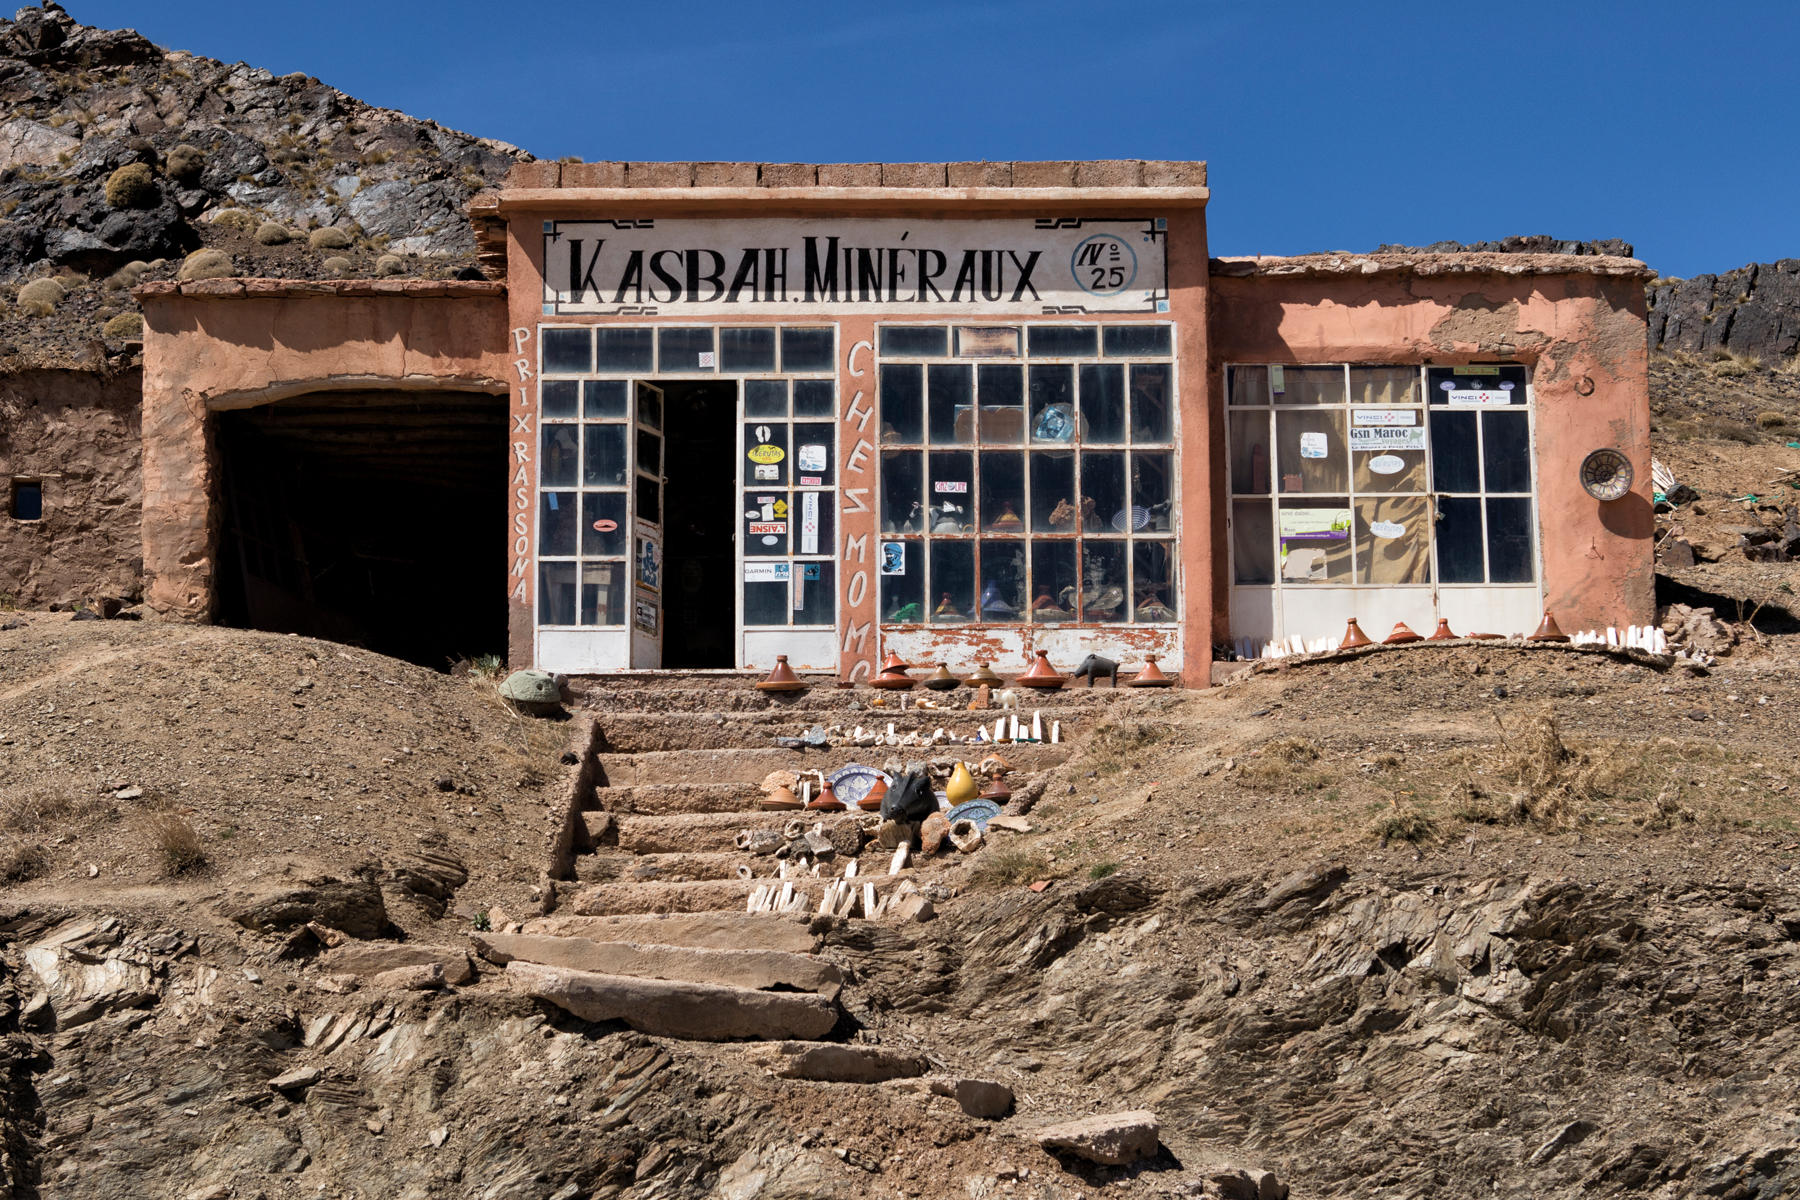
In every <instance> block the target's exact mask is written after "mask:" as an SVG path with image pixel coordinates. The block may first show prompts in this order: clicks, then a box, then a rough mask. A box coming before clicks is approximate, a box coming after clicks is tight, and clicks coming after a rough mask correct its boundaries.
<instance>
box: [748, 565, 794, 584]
mask: <svg viewBox="0 0 1800 1200" xmlns="http://www.w3.org/2000/svg"><path fill="white" fill-rule="evenodd" d="M792 572H793V568H792V567H791V566H789V564H787V563H784V562H747V563H745V564H744V582H745V583H785V582H786V581H787V579H788V577H789V576H790V575H791V574H792Z"/></svg>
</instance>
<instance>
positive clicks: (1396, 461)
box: [1369, 454, 1406, 475]
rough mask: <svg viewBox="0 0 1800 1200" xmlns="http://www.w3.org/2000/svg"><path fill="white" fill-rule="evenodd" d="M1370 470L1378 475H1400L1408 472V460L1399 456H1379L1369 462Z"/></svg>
mask: <svg viewBox="0 0 1800 1200" xmlns="http://www.w3.org/2000/svg"><path fill="white" fill-rule="evenodd" d="M1369 470H1371V471H1373V472H1375V473H1376V474H1377V475H1398V474H1399V473H1400V472H1402V471H1404V470H1406V460H1405V459H1404V458H1401V457H1400V456H1399V455H1397V454H1377V455H1376V456H1375V457H1374V458H1371V459H1370V460H1369Z"/></svg>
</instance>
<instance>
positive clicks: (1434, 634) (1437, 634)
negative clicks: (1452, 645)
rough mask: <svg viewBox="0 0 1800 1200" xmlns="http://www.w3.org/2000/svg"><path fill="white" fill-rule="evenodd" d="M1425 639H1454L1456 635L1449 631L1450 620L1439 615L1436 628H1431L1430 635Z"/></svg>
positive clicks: (1444, 640) (1429, 640) (1447, 640)
mask: <svg viewBox="0 0 1800 1200" xmlns="http://www.w3.org/2000/svg"><path fill="white" fill-rule="evenodd" d="M1425 640H1426V641H1428V642H1450V641H1455V640H1456V635H1455V634H1454V633H1452V632H1450V622H1449V621H1446V620H1445V619H1444V618H1443V617H1439V618H1438V623H1437V628H1436V629H1434V630H1432V631H1431V636H1430V637H1428V638H1426V639H1425Z"/></svg>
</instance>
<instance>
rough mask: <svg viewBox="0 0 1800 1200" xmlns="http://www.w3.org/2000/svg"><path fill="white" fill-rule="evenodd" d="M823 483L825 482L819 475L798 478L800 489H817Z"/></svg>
mask: <svg viewBox="0 0 1800 1200" xmlns="http://www.w3.org/2000/svg"><path fill="white" fill-rule="evenodd" d="M824 482H825V480H824V478H823V477H822V476H819V475H802V476H801V477H800V486H801V487H818V486H819V485H820V484H822V483H824Z"/></svg>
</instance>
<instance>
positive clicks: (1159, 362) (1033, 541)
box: [875, 320, 1181, 628]
mask: <svg viewBox="0 0 1800 1200" xmlns="http://www.w3.org/2000/svg"><path fill="white" fill-rule="evenodd" d="M1125 324H1130V325H1146V326H1155V327H1161V328H1166V329H1167V330H1168V331H1169V332H1168V340H1169V352H1168V353H1167V354H1166V355H1148V356H1127V355H1109V354H1107V353H1106V345H1105V342H1106V339H1105V336H1104V335H1105V331H1106V330H1107V329H1108V328H1112V327H1115V326H1119V325H1125ZM1071 327H1080V328H1092V329H1095V331H1096V332H1095V338H1094V348H1093V352H1092V353H1086V354H1079V355H1045V354H1038V355H1033V354H1031V353H1030V352H1029V347H1030V342H1031V334H1032V331H1033V330H1034V329H1045V328H1071ZM928 328H942V329H944V330H945V331H946V339H945V344H946V346H947V353H942V354H929V355H908V354H884V353H883V352H882V350H881V345H882V342H883V336H882V334H883V331H884V330H887V329H921V330H923V329H928ZM994 329H1009V330H1010V329H1018V330H1019V332H1020V335H1021V336H1020V339H1019V341H1020V346H1019V350H1018V351H1017V352H1016V353H1014V354H1010V355H1008V354H995V353H992V352H991V349H987V348H986V347H984V351H985V352H981V353H968V352H964V353H959V352H958V350H959V346H960V342H961V338H960V336H959V335H960V334H961V333H962V331H964V330H971V331H973V330H983V331H986V330H994ZM1175 335H1176V328H1175V325H1174V323H1172V322H1169V321H1145V322H1118V321H1105V322H1097V321H1093V320H1086V321H1063V322H1045V321H1018V322H998V323H997V322H979V323H971V322H945V321H883V322H878V323H877V324H876V337H875V342H876V347H877V349H876V353H875V373H876V380H877V387H876V420H877V421H878V422H881V423H882V425H881V428H882V429H883V435H882V438H881V442H880V449H879V453H878V455H877V459H878V462H877V474H876V489H875V494H876V496H877V497H878V498H879V507H878V511H877V514H876V521H877V525H878V538H879V540H880V541H881V542H893V541H900V542H904V543H906V544H907V546H908V551H907V553H908V554H909V556H910V555H913V554H916V555H917V556H918V560H919V563H920V566H921V569H922V572H923V578H922V585H921V587H922V592H921V594H922V597H923V599H922V601H921V611H920V612H919V613H918V614H917V617H916V619H907V620H899V621H895V620H891V619H889V617H888V615H887V612H886V610H887V608H888V607H889V606H888V603H887V598H886V596H885V595H881V596H878V597H877V607H878V610H879V611H880V613H881V616H880V623H881V624H882V626H883V627H884V628H895V627H925V628H945V627H951V628H954V627H958V626H965V627H966V626H986V625H995V626H1012V625H1027V624H1044V625H1057V626H1072V627H1076V628H1092V627H1101V626H1119V625H1123V626H1133V627H1139V628H1155V627H1162V628H1174V627H1176V626H1177V625H1179V615H1178V614H1179V608H1178V601H1179V596H1180V590H1181V579H1180V561H1179V547H1180V538H1181V533H1180V504H1179V488H1180V480H1181V459H1180V440H1181V428H1180V426H1181V412H1180V403H1179V396H1180V379H1179V362H1178V357H1177V355H1176V352H1175ZM990 345H991V342H990ZM1014 363H1016V364H1017V365H1018V366H1019V367H1020V368H1021V370H1022V371H1024V372H1027V374H1026V375H1025V378H1024V385H1023V386H1024V390H1023V393H1022V396H1021V401H1020V403H1021V407H1022V409H1023V414H1024V419H1025V428H1024V430H1023V431H1022V436H1021V438H1020V440H1018V441H990V440H986V439H985V438H984V436H983V435H984V433H985V432H986V429H985V428H984V426H985V424H986V423H985V422H984V421H982V420H981V409H982V405H981V390H980V388H981V385H980V372H979V370H978V368H979V367H980V366H991V365H996V364H1014ZM896 365H898V366H904V365H918V366H920V367H921V376H922V377H923V388H922V390H921V393H920V401H919V403H920V422H919V440H917V441H910V440H900V441H890V440H888V439H887V437H886V432H885V430H886V418H885V415H884V413H883V407H882V396H881V388H880V380H881V377H882V376H881V368H882V367H885V366H896ZM951 365H962V366H966V368H967V370H968V371H969V373H970V376H971V381H970V391H969V395H970V397H971V407H972V409H973V411H974V414H975V418H974V421H973V426H974V437H973V439H972V440H969V441H966V442H952V443H934V442H932V440H931V424H930V406H931V383H930V371H929V370H928V369H925V368H929V367H945V366H951ZM1035 366H1068V367H1069V368H1070V377H1071V391H1070V399H1069V404H1070V407H1071V408H1072V410H1073V414H1074V418H1075V427H1074V431H1073V433H1072V435H1071V438H1070V440H1069V441H1067V442H1044V441H1038V440H1035V439H1034V438H1033V436H1032V429H1031V426H1032V410H1031V388H1030V377H1029V374H1028V372H1029V369H1030V368H1031V367H1035ZM1096 366H1116V367H1118V368H1120V370H1121V378H1122V380H1123V384H1124V397H1123V404H1124V410H1123V416H1122V418H1121V439H1120V440H1116V441H1105V442H1101V441H1090V440H1087V439H1084V438H1083V437H1082V433H1081V430H1082V425H1083V422H1084V420H1085V417H1084V416H1083V414H1082V403H1081V401H1082V370H1081V368H1082V367H1096ZM1140 366H1160V367H1163V368H1165V369H1166V371H1167V381H1166V384H1165V389H1166V404H1167V408H1168V436H1167V437H1166V438H1163V439H1157V440H1146V441H1136V440H1134V439H1133V437H1132V433H1133V430H1132V420H1131V371H1132V369H1133V368H1134V367H1140ZM1003 451H1004V452H1017V453H1019V454H1021V455H1023V456H1025V469H1024V473H1023V474H1024V479H1023V489H1022V493H1021V508H1022V514H1021V515H1022V516H1023V517H1024V519H1025V522H1026V527H1025V528H1024V529H1023V530H1022V531H1020V532H1018V533H1001V532H995V531H993V530H985V531H984V530H983V529H982V528H981V525H982V523H983V520H982V518H981V513H980V508H979V498H980V497H981V496H982V495H983V491H982V478H981V460H982V455H983V454H984V453H992V452H1003ZM947 452H949V453H967V454H969V456H970V462H971V467H970V480H969V492H968V496H969V504H968V509H969V514H970V517H971V520H972V522H973V526H974V527H973V528H972V529H971V530H968V531H964V532H959V533H956V534H947V533H946V534H940V533H935V532H933V531H932V529H931V528H930V524H931V519H930V516H929V501H930V496H931V493H929V492H925V493H924V496H925V504H926V509H927V513H926V516H925V519H924V525H925V528H923V529H921V530H919V531H916V532H899V531H891V530H889V529H888V528H887V527H886V525H887V516H888V514H887V513H886V512H885V504H886V486H885V471H886V470H887V463H888V456H889V455H892V454H909V453H910V454H916V455H918V456H920V458H921V460H922V462H921V469H920V474H921V487H922V488H924V487H929V486H930V470H929V464H930V456H931V455H933V454H942V453H947ZM1089 452H1093V453H1107V454H1120V455H1123V456H1124V461H1125V468H1126V470H1125V474H1126V483H1125V487H1126V493H1125V499H1124V508H1123V510H1122V511H1124V512H1125V513H1131V512H1132V510H1133V509H1134V508H1137V507H1139V506H1138V505H1137V504H1136V500H1137V486H1138V485H1137V473H1136V471H1135V470H1134V469H1133V468H1134V466H1135V463H1134V460H1133V456H1134V455H1136V454H1140V453H1141V454H1146V455H1149V454H1157V455H1163V456H1165V461H1166V462H1167V464H1168V479H1167V488H1168V496H1167V508H1168V516H1167V526H1166V528H1163V529H1156V528H1153V527H1152V528H1147V529H1144V530H1141V531H1140V530H1137V529H1134V528H1130V524H1131V521H1129V520H1128V522H1127V528H1125V529H1123V530H1119V529H1116V528H1115V527H1113V526H1112V525H1111V524H1110V523H1108V522H1107V521H1106V519H1105V517H1104V516H1102V517H1101V522H1102V523H1101V526H1100V529H1099V530H1091V529H1086V528H1083V519H1082V514H1081V510H1082V507H1083V506H1082V502H1081V501H1082V499H1083V498H1084V491H1083V476H1082V468H1083V463H1084V459H1085V457H1086V455H1087V454H1088V453H1089ZM1052 453H1070V454H1072V455H1073V457H1074V469H1073V483H1072V491H1073V495H1072V496H1071V497H1069V498H1068V499H1070V500H1071V501H1072V502H1073V503H1074V505H1075V508H1076V513H1075V526H1074V528H1072V529H1071V530H1070V531H1068V532H1057V531H1034V530H1032V529H1031V528H1030V525H1031V522H1032V520H1033V515H1034V498H1033V495H1032V475H1033V471H1032V467H1031V462H1032V459H1031V455H1033V454H1052ZM1132 520H1135V516H1133V517H1132ZM994 542H1010V543H1017V544H1019V545H1021V546H1023V547H1024V548H1025V554H1024V559H1025V573H1024V574H1025V577H1024V589H1023V590H1024V600H1025V611H1024V612H1022V613H1021V614H1020V616H1019V617H1018V618H1017V619H1010V620H998V621H997V620H990V619H983V618H982V617H981V609H982V598H983V592H984V590H985V585H986V582H987V581H986V580H985V579H984V577H983V571H982V562H981V559H982V555H981V548H982V546H983V545H984V544H987V543H994ZM945 543H961V544H968V545H970V546H971V547H972V549H971V551H970V553H971V557H972V559H973V581H972V583H971V586H970V593H969V597H970V604H971V608H970V614H971V615H969V616H968V617H966V618H961V619H956V620H937V619H933V608H934V603H933V599H934V597H935V596H937V594H938V593H939V591H940V590H941V589H940V587H939V585H938V584H937V582H936V580H935V578H934V569H933V567H932V565H931V557H932V555H931V548H932V546H933V545H934V544H945ZM1050 544H1063V545H1072V546H1073V547H1074V548H1075V549H1074V571H1075V577H1074V582H1073V584H1072V585H1071V586H1070V589H1066V590H1072V591H1073V593H1074V596H1075V602H1074V604H1073V606H1072V612H1071V615H1070V616H1068V617H1067V618H1054V619H1050V620H1044V621H1037V620H1033V619H1032V609H1031V605H1032V604H1033V603H1034V602H1035V600H1036V599H1037V597H1038V594H1039V582H1040V581H1039V580H1038V579H1037V563H1036V557H1037V556H1036V554H1035V552H1034V548H1035V547H1036V546H1039V545H1050ZM1090 544H1100V545H1119V546H1121V547H1122V548H1123V550H1122V556H1123V560H1124V577H1123V582H1122V587H1123V589H1124V599H1123V602H1122V608H1121V613H1122V616H1121V617H1120V618H1115V619H1111V620H1105V619H1092V618H1090V617H1089V616H1088V613H1087V611H1086V608H1085V606H1084V604H1085V602H1084V592H1085V589H1086V585H1087V582H1088V580H1087V578H1086V573H1087V570H1088V556H1087V554H1086V553H1085V550H1086V547H1087V546H1088V545H1090ZM1140 545H1160V546H1163V547H1166V550H1165V552H1166V554H1167V556H1168V563H1169V566H1168V577H1167V581H1166V586H1165V585H1164V584H1158V585H1157V587H1158V590H1159V591H1166V594H1163V595H1160V596H1159V597H1158V599H1159V600H1160V602H1161V604H1162V606H1163V607H1165V608H1166V609H1167V610H1168V611H1169V616H1168V617H1167V618H1166V619H1161V620H1152V621H1139V620H1137V619H1135V613H1136V610H1137V608H1138V607H1140V606H1141V604H1142V603H1144V601H1143V600H1140V599H1139V598H1138V595H1137V587H1138V579H1137V557H1138V556H1137V547H1138V546H1140ZM1147 599H1148V597H1146V598H1145V600H1147Z"/></svg>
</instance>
